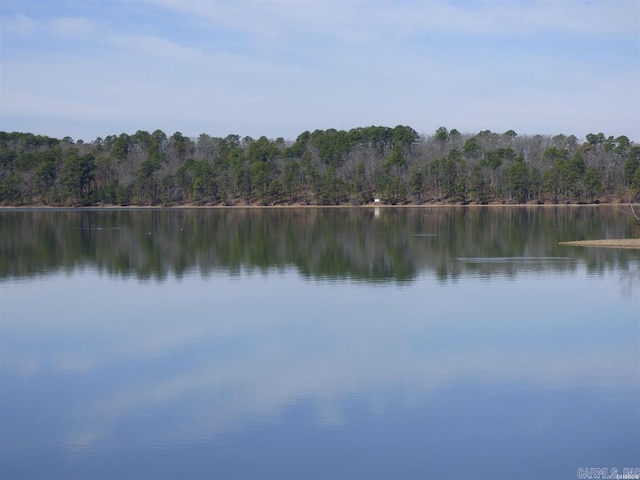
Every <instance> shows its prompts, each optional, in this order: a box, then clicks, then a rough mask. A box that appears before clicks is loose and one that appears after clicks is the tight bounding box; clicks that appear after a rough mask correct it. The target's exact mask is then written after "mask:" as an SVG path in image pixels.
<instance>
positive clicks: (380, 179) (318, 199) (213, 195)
mask: <svg viewBox="0 0 640 480" xmlns="http://www.w3.org/2000/svg"><path fill="white" fill-rule="evenodd" d="M516 137H517V138H516ZM639 168H640V146H639V145H637V144H635V143H634V142H632V141H631V140H629V138H627V137H626V136H624V135H621V136H617V137H615V136H608V137H607V136H605V135H604V134H590V135H588V136H587V141H586V142H585V143H583V144H582V145H579V144H578V141H577V139H576V137H574V136H573V135H570V136H565V135H557V136H555V137H543V136H541V135H536V136H533V137H528V136H517V134H516V133H515V131H513V130H508V131H506V132H505V133H504V134H496V133H492V132H491V131H489V130H484V131H481V132H479V133H478V134H477V135H470V134H461V133H460V132H458V131H457V130H455V129H453V130H451V131H448V130H447V129H446V128H444V127H440V128H438V130H437V131H436V132H435V134H434V135H433V136H431V137H419V135H418V134H417V133H416V131H415V130H413V129H412V128H410V127H407V126H403V125H397V126H395V127H393V128H389V127H383V126H369V127H358V128H353V129H351V130H348V131H346V130H337V129H327V130H315V131H313V133H310V132H309V131H305V132H302V133H301V134H300V135H298V137H297V138H296V140H295V142H293V143H291V142H287V141H286V140H285V139H283V138H278V139H276V140H270V139H268V138H267V137H264V136H261V137H259V138H257V139H253V138H251V137H244V138H242V137H240V136H239V135H235V134H231V135H227V136H226V137H211V136H209V135H206V134H201V135H200V136H199V137H198V139H197V142H195V141H194V140H192V139H190V138H188V137H186V136H184V135H182V134H181V133H180V132H175V133H174V134H173V135H171V137H167V135H166V134H165V133H164V132H162V131H161V130H156V131H154V132H153V133H149V132H147V131H143V130H138V131H137V132H136V133H135V134H133V135H127V134H126V133H122V134H120V135H109V136H106V137H105V138H104V139H102V138H100V137H98V138H97V139H96V140H95V141H94V142H92V143H86V144H84V143H81V142H76V143H75V144H74V143H73V141H72V140H71V139H69V138H67V139H63V140H57V139H52V138H49V137H42V136H37V135H33V134H29V133H16V132H13V133H7V132H0V203H2V204H22V203H26V204H32V203H34V204H37V203H46V204H50V205H68V204H72V205H89V204H96V203H101V204H134V205H144V204H151V205H155V204H165V205H176V204H182V203H195V204H225V205H226V204H232V205H234V204H235V205H237V204H253V203H257V204H261V205H271V204H283V203H286V204H295V203H302V204H344V203H347V202H349V203H352V204H362V203H368V202H371V201H372V200H373V198H376V197H378V198H381V199H383V201H385V202H387V203H393V204H400V203H407V202H413V203H418V204H419V203H423V202H452V203H467V202H475V203H481V204H482V203H488V202H515V203H523V202H582V201H590V202H594V201H599V200H602V199H607V200H613V199H618V200H623V201H626V199H627V197H628V196H629V194H632V195H635V193H633V185H634V181H636V180H635V179H636V178H637V172H638V169H639Z"/></svg>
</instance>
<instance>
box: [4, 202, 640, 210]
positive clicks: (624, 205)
mask: <svg viewBox="0 0 640 480" xmlns="http://www.w3.org/2000/svg"><path fill="white" fill-rule="evenodd" d="M629 206H633V207H640V203H489V204H467V205H462V204H447V203H425V204H407V205H390V204H384V203H367V204H363V205H305V204H295V205H196V204H180V205H75V206H74V205H42V204H36V205H18V206H12V205H0V211H3V210H5V211H12V210H52V211H53V210H189V209H194V210H200V209H202V210H207V209H218V210H225V209H234V210H237V209H283V210H284V209H291V210H293V209H314V208H337V209H340V208H342V209H351V208H385V209H386V208H597V207H621V208H628V207H629Z"/></svg>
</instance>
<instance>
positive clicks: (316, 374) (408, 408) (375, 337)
mask: <svg viewBox="0 0 640 480" xmlns="http://www.w3.org/2000/svg"><path fill="white" fill-rule="evenodd" d="M632 228H633V227H632V224H631V222H630V221H629V219H628V216H627V215H626V214H625V213H624V212H623V211H620V210H618V209H615V208H604V207H599V208H536V209H532V208H513V209H490V208H472V209H446V208H439V209H434V208H416V209H380V211H379V213H378V214H376V213H375V212H374V211H373V210H368V209H353V210H352V209H306V210H282V209H264V210H251V209H247V210H224V209H222V210H220V209H217V210H130V211H129V210H127V211H123V210H113V211H102V210H101V211H78V210H73V211H46V212H43V211H28V212H20V211H4V212H0V295H1V296H0V300H1V310H0V313H1V317H0V321H1V323H0V328H1V330H0V334H1V335H0V359H1V364H0V382H1V383H0V387H1V388H0V441H1V443H0V445H1V454H0V476H1V477H2V478H17V479H22V478H68V479H73V478H78V479H80V478H83V479H84V478H95V479H100V478H105V479H107V478H132V479H133V478H274V479H276V478H323V479H324V478H332V479H333V478H576V471H577V469H578V468H585V467H609V468H618V469H619V470H620V471H622V468H624V467H638V466H639V464H638V458H640V456H639V447H638V445H640V353H639V351H640V252H637V251H631V250H618V249H584V248H577V247H561V246H558V242H559V241H565V240H582V239H589V238H619V237H625V236H630V235H631V234H632V233H633V232H632Z"/></svg>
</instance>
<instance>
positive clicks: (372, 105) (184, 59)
mask: <svg viewBox="0 0 640 480" xmlns="http://www.w3.org/2000/svg"><path fill="white" fill-rule="evenodd" d="M0 28H1V35H2V43H1V44H0V59H1V65H0V66H1V84H0V94H1V96H0V130H4V131H22V132H33V133H38V134H44V135H50V136H55V137H60V138H61V137H64V136H67V135H68V136H71V137H72V138H74V139H76V140H77V139H83V140H85V141H91V140H93V139H95V138H96V137H99V136H100V137H105V136H107V135H111V134H119V133H122V132H125V133H130V134H132V133H135V132H136V131H137V130H148V131H153V130H156V129H158V128H159V129H161V130H163V131H165V133H167V134H168V135H170V134H172V133H173V132H176V131H180V132H181V133H182V134H184V135H187V136H192V137H195V136H198V135H199V134H200V133H207V134H209V135H212V136H226V135H227V134H229V133H236V134H239V135H241V136H245V135H249V136H253V137H259V136H261V135H266V136H267V137H270V138H275V137H280V136H282V137H285V138H287V139H295V138H296V136H297V135H298V134H299V133H301V132H303V131H305V130H310V131H313V130H315V129H318V128H319V129H326V128H338V129H350V128H354V127H360V126H368V125H384V126H390V127H393V126H395V125H398V124H402V125H410V126H411V127H413V128H414V129H416V130H417V131H418V132H419V133H422V134H427V135H429V134H432V133H433V132H434V131H435V130H436V129H437V128H438V127H439V126H445V127H447V128H449V129H452V128H457V129H458V130H459V131H461V132H471V133H476V132H478V131H480V130H486V129H488V130H491V131H495V132H500V133H501V132H504V131H506V130H509V129H513V130H515V131H516V132H518V133H519V134H551V135H555V134H559V133H563V134H567V135H569V134H574V135H576V136H578V137H584V135H586V134H587V133H591V132H593V133H597V132H603V133H605V135H607V136H608V135H614V136H618V135H627V136H629V138H630V139H631V140H634V141H640V1H638V0H588V1H580V0H555V1H516V0H512V1H507V0H502V1H492V0H483V1H480V0H476V1H473V0H467V1H464V0H460V1H452V0H450V1H445V0H442V1H440V0H433V1H395V2H392V1H386V0H377V1H365V0H361V1H356V0H347V1H334V0H310V1H309V0H279V1H274V0H269V1H260V0H251V1H249V0H239V1H230V0H226V1H204V0H68V1H64V0H46V1H45V0H2V2H1V3H0Z"/></svg>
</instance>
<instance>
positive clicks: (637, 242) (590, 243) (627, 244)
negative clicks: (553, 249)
mask: <svg viewBox="0 0 640 480" xmlns="http://www.w3.org/2000/svg"><path fill="white" fill-rule="evenodd" d="M559 245H568V246H572V247H606V248H637V249H640V238H622V239H609V240H580V241H575V242H560V243H559Z"/></svg>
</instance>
